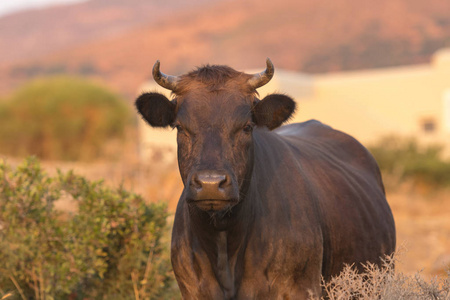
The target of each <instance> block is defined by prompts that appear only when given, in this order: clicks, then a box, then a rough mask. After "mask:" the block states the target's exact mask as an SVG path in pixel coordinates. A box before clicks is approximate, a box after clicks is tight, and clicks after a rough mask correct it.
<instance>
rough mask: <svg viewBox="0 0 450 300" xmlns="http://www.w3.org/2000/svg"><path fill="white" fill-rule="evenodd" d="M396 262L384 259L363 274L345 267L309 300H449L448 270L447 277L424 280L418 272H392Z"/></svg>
mask: <svg viewBox="0 0 450 300" xmlns="http://www.w3.org/2000/svg"><path fill="white" fill-rule="evenodd" d="M395 263H396V260H395V258H394V257H393V256H390V257H386V259H385V260H384V262H383V265H382V266H381V267H378V266H375V265H373V264H370V263H368V264H366V265H364V269H365V272H364V273H362V274H359V273H357V271H356V269H355V268H354V267H353V266H349V265H347V266H345V268H344V270H343V271H342V272H341V274H340V275H339V276H336V277H334V278H333V279H332V280H331V281H330V282H322V287H323V289H324V296H323V297H321V298H319V297H314V296H311V297H310V300H318V299H330V300H350V299H352V300H353V299H364V300H448V299H450V270H449V272H448V276H447V277H435V278H433V279H432V280H431V281H426V280H424V279H423V278H422V277H421V276H420V274H419V273H417V274H415V275H414V276H406V275H404V274H402V273H400V272H395V270H394V267H395Z"/></svg>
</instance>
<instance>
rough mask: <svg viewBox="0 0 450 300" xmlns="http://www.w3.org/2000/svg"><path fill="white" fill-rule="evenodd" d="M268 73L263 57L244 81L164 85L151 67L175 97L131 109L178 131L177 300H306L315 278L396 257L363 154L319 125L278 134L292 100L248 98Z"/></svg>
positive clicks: (370, 164)
mask: <svg viewBox="0 0 450 300" xmlns="http://www.w3.org/2000/svg"><path fill="white" fill-rule="evenodd" d="M273 73H274V68H273V65H272V63H271V62H270V60H269V59H268V60H267V68H266V70H265V71H264V72H261V73H259V74H254V75H249V74H245V73H242V72H238V71H235V70H233V69H231V68H229V67H227V66H205V67H202V68H199V69H197V70H195V71H193V72H190V73H188V74H185V75H182V76H168V75H165V74H163V73H161V72H160V70H159V61H157V62H156V64H155V66H154V67H153V77H154V79H155V80H156V82H157V83H158V84H160V85H161V86H163V87H165V88H167V89H170V90H171V91H172V92H173V95H174V98H173V100H171V101H170V100H168V99H167V98H166V97H165V96H163V95H161V94H158V93H144V94H142V95H141V96H140V97H139V98H138V99H137V100H136V107H137V109H138V111H139V113H140V114H141V115H142V117H143V118H144V119H145V120H146V121H147V122H148V123H149V124H150V125H151V126H153V127H166V126H172V127H175V128H176V129H177V130H178V135H177V142H178V164H179V169H180V174H181V178H182V180H183V184H184V190H183V193H182V195H181V197H180V200H179V203H178V207H177V210H176V214H175V223H174V228H173V233H172V252H171V257H172V265H173V270H174V272H175V276H176V279H177V281H178V285H179V287H180V289H181V293H182V295H183V298H185V299H305V298H307V297H308V292H309V291H310V292H312V293H314V294H315V295H320V294H321V288H320V280H321V279H320V277H321V275H322V276H323V277H324V278H325V279H326V280H328V279H330V278H331V276H334V275H337V274H339V272H340V271H341V270H342V268H343V265H344V263H347V264H352V263H355V265H356V266H360V263H365V262H372V263H375V264H378V265H379V264H380V256H384V255H386V254H391V253H392V252H393V251H394V249H395V225H394V220H393V217H392V213H391V210H390V208H389V206H388V203H387V202H386V198H385V192H384V187H383V183H382V180H381V176H380V172H379V169H378V166H377V164H376V162H375V160H374V159H373V157H372V156H371V155H370V154H369V152H368V151H367V150H366V149H365V148H364V147H363V146H362V145H361V144H360V143H359V142H357V141H356V140H355V139H353V138H352V137H350V136H348V135H347V134H345V133H342V132H340V131H337V130H334V129H332V128H331V127H329V126H326V125H324V124H322V123H320V122H318V121H308V122H305V123H298V124H291V125H286V126H283V127H280V128H277V127H279V126H280V125H281V124H282V123H283V122H285V121H286V120H288V119H289V117H290V116H291V115H292V113H293V112H294V110H295V102H294V101H293V100H292V99H291V98H289V97H288V96H286V95H281V94H272V95H268V96H267V97H265V98H264V99H262V100H259V99H258V98H257V92H256V89H257V88H258V87H261V86H262V85H264V84H266V83H267V82H268V81H269V80H270V79H271V78H272V76H273ZM362 126H363V125H362ZM276 128H277V129H276Z"/></svg>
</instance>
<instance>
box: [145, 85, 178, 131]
mask: <svg viewBox="0 0 450 300" xmlns="http://www.w3.org/2000/svg"><path fill="white" fill-rule="evenodd" d="M175 106H176V105H175V103H173V102H171V101H170V100H169V99H167V98H166V96H164V95H162V94H159V93H144V94H142V95H140V96H139V97H138V98H137V99H136V108H137V110H138V112H139V113H140V114H141V115H142V117H143V118H144V120H146V121H147V122H148V124H150V125H151V126H153V127H166V126H169V125H170V124H172V123H173V121H174V120H175Z"/></svg>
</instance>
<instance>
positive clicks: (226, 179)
mask: <svg viewBox="0 0 450 300" xmlns="http://www.w3.org/2000/svg"><path fill="white" fill-rule="evenodd" d="M229 178H230V177H229V176H228V175H224V176H223V178H222V180H221V181H220V182H219V188H221V189H223V188H225V187H227V186H228V185H230V182H231V181H230V179H229Z"/></svg>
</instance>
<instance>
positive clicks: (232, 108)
mask: <svg viewBox="0 0 450 300" xmlns="http://www.w3.org/2000/svg"><path fill="white" fill-rule="evenodd" d="M266 63H267V68H266V70H265V71H263V72H261V73H259V74H253V75H250V74H245V73H242V72H238V71H235V70H233V69H231V68H229V67H227V66H205V67H202V68H199V69H197V70H195V71H193V72H190V73H188V74H185V75H182V76H168V75H165V74H163V73H162V72H160V70H159V61H157V62H156V64H155V66H154V67H153V77H154V79H155V81H156V82H157V83H158V84H159V85H161V86H162V87H165V88H167V89H170V90H171V91H172V93H173V95H174V98H173V99H172V100H169V99H167V98H166V97H165V96H164V95H161V94H158V93H144V94H142V95H141V96H140V97H139V98H138V99H137V100H136V107H137V109H138V111H139V113H140V114H141V115H142V117H143V118H144V119H145V120H146V121H147V122H148V123H149V124H150V125H151V126H153V127H167V126H171V127H173V128H176V129H177V130H178V136H177V142H178V165H179V169H180V173H181V177H182V180H183V183H184V191H183V198H184V199H181V201H184V200H185V201H187V202H188V203H189V204H191V205H195V206H196V207H197V208H199V209H201V210H204V211H209V212H219V211H226V210H227V209H231V208H232V207H233V206H234V205H236V204H237V203H239V202H240V201H241V200H242V199H243V198H244V197H245V194H246V192H247V189H248V185H249V182H250V178H251V173H252V169H253V131H254V130H260V129H263V130H267V129H269V130H272V129H274V128H276V127H278V126H280V125H281V124H282V123H283V122H285V121H286V120H287V119H288V118H289V117H290V116H291V115H292V113H293V111H294V109H295V102H294V101H293V100H292V99H291V98H289V97H288V96H285V95H280V94H271V95H268V96H267V97H265V98H264V99H262V100H259V99H258V98H257V93H256V89H257V88H259V87H261V86H263V85H264V84H266V83H267V82H269V81H270V79H271V78H272V76H273V73H274V67H273V65H272V62H271V61H270V60H269V59H267V62H266Z"/></svg>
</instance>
